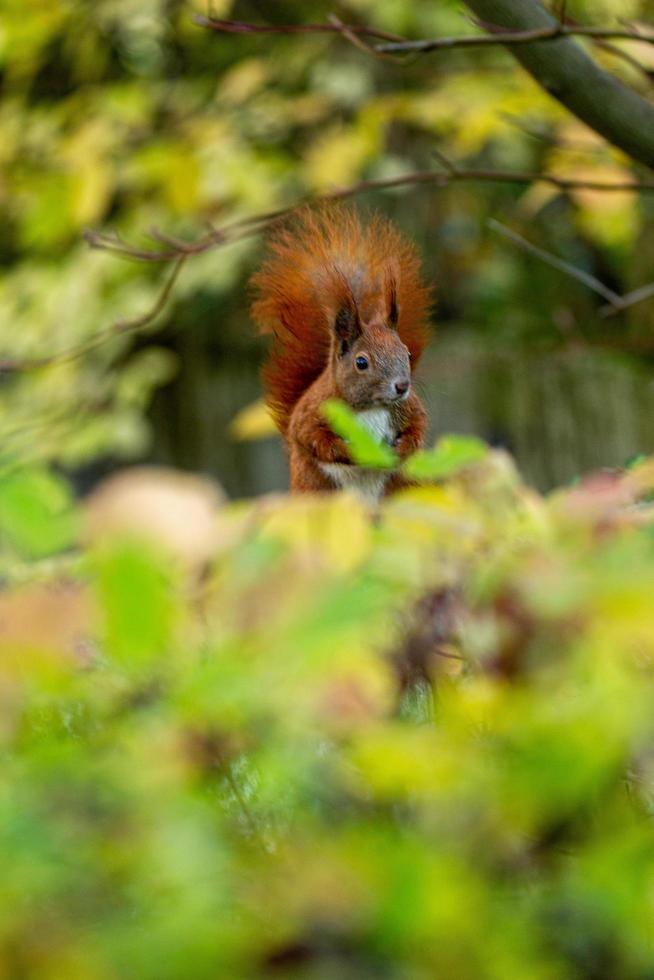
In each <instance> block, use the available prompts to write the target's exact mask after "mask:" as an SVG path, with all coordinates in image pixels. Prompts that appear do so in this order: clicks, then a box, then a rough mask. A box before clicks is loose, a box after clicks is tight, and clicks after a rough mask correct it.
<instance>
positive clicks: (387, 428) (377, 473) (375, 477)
mask: <svg viewBox="0 0 654 980" xmlns="http://www.w3.org/2000/svg"><path fill="white" fill-rule="evenodd" d="M357 417H358V420H359V422H360V423H361V425H363V426H364V427H365V428H366V429H368V431H369V432H370V434H371V435H373V436H374V437H375V439H376V440H377V441H378V442H387V443H389V444H390V443H392V441H393V439H394V438H395V435H396V433H395V432H394V430H393V427H392V423H391V415H390V412H389V411H388V409H387V408H368V409H366V410H365V411H363V412H357ZM320 468H321V470H322V471H323V473H324V474H325V475H326V476H328V477H329V478H330V480H332V481H333V482H334V484H335V485H336V486H337V487H338V488H339V490H354V491H355V492H356V493H359V494H361V496H362V497H364V498H365V499H366V500H367V501H368V502H369V503H377V501H378V500H379V498H380V497H381V495H382V493H383V492H384V487H385V486H386V482H387V480H388V477H389V474H388V473H386V472H384V471H383V470H367V469H364V468H363V467H362V466H351V465H348V464H347V463H321V464H320Z"/></svg>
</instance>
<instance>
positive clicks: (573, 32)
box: [374, 22, 654, 54]
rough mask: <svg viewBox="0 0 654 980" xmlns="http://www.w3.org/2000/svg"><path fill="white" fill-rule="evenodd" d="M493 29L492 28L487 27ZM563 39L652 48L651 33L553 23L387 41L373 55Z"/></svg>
mask: <svg viewBox="0 0 654 980" xmlns="http://www.w3.org/2000/svg"><path fill="white" fill-rule="evenodd" d="M489 26H493V25H489ZM565 37H587V38H589V39H590V40H597V39H604V40H614V41H615V40H624V41H641V42H643V41H644V42H645V43H647V44H654V31H646V32H643V31H640V32H637V31H633V30H627V29H626V28H612V27H583V26H576V25H575V26H568V25H567V24H561V23H558V22H557V23H555V24H552V25H551V26H548V27H537V28H534V29H533V30H529V31H505V30H501V29H497V27H495V28H494V33H492V34H460V35H456V36H453V37H434V38H423V39H420V40H417V41H390V42H386V43H384V44H376V45H375V48H374V49H375V51H381V52H383V53H387V54H405V53H408V52H411V53H413V54H415V53H416V52H418V53H421V54H425V53H427V52H428V51H442V50H444V49H447V50H449V49H451V48H479V47H488V46H489V45H495V46H496V45H498V44H507V45H516V44H533V43H534V42H535V41H556V40H559V39H560V38H565Z"/></svg>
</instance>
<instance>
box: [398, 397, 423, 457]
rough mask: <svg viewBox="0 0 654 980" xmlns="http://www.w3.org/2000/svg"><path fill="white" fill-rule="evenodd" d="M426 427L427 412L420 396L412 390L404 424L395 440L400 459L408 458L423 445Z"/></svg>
mask: <svg viewBox="0 0 654 980" xmlns="http://www.w3.org/2000/svg"><path fill="white" fill-rule="evenodd" d="M426 428H427V413H426V412H425V410H424V408H423V407H422V403H421V401H420V399H419V398H418V396H417V395H416V394H414V393H413V392H412V393H411V395H410V396H409V400H408V402H407V414H406V417H405V420H404V424H403V425H402V427H401V428H400V431H399V432H398V434H397V436H396V437H395V439H394V441H393V449H394V450H395V452H396V453H397V455H398V456H399V457H400V459H406V458H407V456H410V455H411V453H414V452H415V451H416V450H417V449H420V448H421V447H422V444H423V442H424V439H425V430H426Z"/></svg>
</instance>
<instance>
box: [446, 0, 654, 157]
mask: <svg viewBox="0 0 654 980" xmlns="http://www.w3.org/2000/svg"><path fill="white" fill-rule="evenodd" d="M464 3H465V4H466V6H467V7H468V8H469V9H470V10H471V11H472V12H473V14H475V16H476V17H477V18H479V19H480V20H481V21H482V23H483V26H484V28H485V29H486V30H487V31H488V34H489V36H491V37H493V38H495V40H497V39H498V38H501V37H503V36H506V34H508V33H516V32H520V33H524V32H530V31H531V32H534V31H542V32H545V31H549V32H550V34H551V36H550V37H549V39H547V40H546V39H544V38H540V39H539V40H537V41H534V40H533V39H532V42H531V43H523V44H511V43H510V42H509V47H510V50H511V52H512V54H513V56H514V57H515V58H516V59H517V60H518V61H519V62H520V64H521V65H522V66H523V68H525V69H526V71H528V72H529V74H530V75H532V77H533V78H534V79H535V80H536V81H537V82H538V84H539V85H540V86H541V87H542V88H543V89H544V90H545V91H546V92H549V94H550V95H552V96H553V97H554V98H555V99H557V100H558V101H559V102H561V104H562V105H564V106H565V107H566V108H567V109H568V110H569V111H570V112H571V113H572V114H573V115H575V116H576V117H577V118H578V119H581V121H582V122H584V123H586V125H587V126H590V128H591V129H594V130H595V132H596V133H599V134H600V135H601V136H603V137H604V138H605V139H607V140H608V141H609V143H612V144H613V145H614V146H617V147H619V148H620V149H621V150H623V151H624V152H625V153H627V154H628V155H629V156H630V157H631V158H632V159H633V160H636V161H638V162H639V163H644V164H646V165H647V166H648V167H652V168H654V105H652V104H651V103H650V102H648V101H647V100H646V99H644V98H643V97H642V96H640V95H639V94H638V93H637V92H634V91H633V90H632V89H630V88H628V87H627V86H626V85H623V84H622V82H620V81H618V79H617V78H614V77H613V75H611V74H609V73H608V72H606V71H604V70H603V69H602V68H601V67H600V66H599V65H598V64H596V63H595V62H594V61H593V59H592V58H590V57H589V55H588V54H587V53H586V51H584V50H583V48H582V47H580V46H579V45H578V44H576V43H575V41H574V40H573V37H572V36H568V35H566V34H565V31H568V32H570V34H573V33H578V32H579V31H580V30H581V28H579V27H576V26H573V27H568V26H567V25H565V24H561V23H560V21H558V20H556V19H555V18H554V17H552V16H551V14H549V13H548V12H547V10H545V8H544V7H543V6H542V4H541V3H539V2H538V0H464ZM583 30H584V31H585V32H586V36H587V37H593V36H595V37H598V36H602V37H605V38H607V37H608V35H607V34H602V35H599V34H598V33H597V29H595V28H583ZM599 30H604V29H599ZM589 31H595V34H594V35H593V34H590V33H588V32H589ZM626 35H628V36H629V38H630V39H631V40H634V41H640V42H641V43H642V42H643V41H646V42H647V43H654V31H635V30H633V29H631V28H624V30H621V31H619V32H618V33H617V34H616V33H614V34H613V37H614V38H615V37H617V36H621V37H625V36H626ZM503 43H506V42H503Z"/></svg>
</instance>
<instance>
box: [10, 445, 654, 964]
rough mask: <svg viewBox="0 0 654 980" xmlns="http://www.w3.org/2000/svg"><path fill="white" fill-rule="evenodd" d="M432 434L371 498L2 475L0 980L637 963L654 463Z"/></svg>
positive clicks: (647, 825)
mask: <svg viewBox="0 0 654 980" xmlns="http://www.w3.org/2000/svg"><path fill="white" fill-rule="evenodd" d="M439 453H440V458H441V465H446V464H447V461H448V460H449V461H450V462H449V464H447V465H449V471H450V475H449V477H448V479H447V480H446V481H445V482H441V483H440V484H438V485H433V486H422V487H416V488H415V489H411V490H409V491H406V492H405V493H403V494H402V495H398V496H396V497H395V498H393V499H390V500H388V501H385V502H384V503H383V504H382V506H381V508H380V510H379V513H378V514H377V515H372V514H371V513H370V512H369V511H368V510H367V509H366V508H365V506H364V505H363V504H362V503H360V502H359V501H358V500H357V499H355V498H351V497H349V496H347V495H345V494H336V495H332V496H329V497H325V498H319V497H318V498H311V497H297V498H286V497H279V498H271V499H265V498H264V499H261V500H258V501H255V502H252V503H246V504H243V503H241V504H230V505H226V504H224V503H222V502H221V501H220V500H218V498H214V497H213V496H212V494H211V492H209V491H207V489H206V488H205V487H204V486H203V485H202V484H201V482H199V481H196V482H195V484H189V483H188V478H186V477H181V476H180V477H175V476H170V475H166V474H164V473H157V471H152V472H147V471H146V472H145V473H144V472H140V473H136V474H134V473H132V474H129V473H128V474H127V475H126V476H123V477H120V478H119V479H118V482H116V480H114V481H113V483H112V484H111V485H108V486H106V487H105V488H104V489H103V490H100V491H97V492H96V494H95V495H94V496H93V498H92V499H91V500H90V501H88V502H87V503H86V504H85V505H84V507H82V508H81V510H79V512H78V513H75V510H76V509H75V507H74V506H73V504H72V503H71V501H70V500H66V499H65V492H64V490H63V487H62V484H61V483H60V482H59V481H54V480H53V479H52V478H50V477H47V476H46V475H44V474H34V475H32V476H31V477H29V478H28V477H27V476H25V477H24V478H23V479H22V483H21V482H20V481H18V479H17V477H16V476H13V477H11V478H9V477H7V478H6V479H4V480H3V481H2V483H1V485H0V535H1V536H2V542H3V545H4V548H3V571H4V576H5V579H6V583H7V587H6V588H5V589H4V591H3V593H2V594H1V595H0V648H1V655H2V666H3V669H2V674H1V677H0V697H1V698H2V712H1V714H0V738H1V739H2V745H3V767H2V771H1V773H0V811H1V812H0V853H1V857H2V868H3V876H2V877H3V883H2V888H1V889H0V948H1V949H2V965H3V975H4V976H7V977H19V976H20V977H25V978H39V980H41V978H48V980H51V978H59V977H66V978H71V977H72V978H75V977H80V978H84V980H95V978H99V980H106V978H114V977H115V978H120V980H128V978H135V980H136V978H138V980H148V978H152V980H169V978H170V980H177V978H189V977H193V978H204V977H206V978H216V977H229V978H238V977H243V978H251V977H254V976H267V975H270V976H277V977H294V978H300V977H302V978H332V977H333V978H336V977H338V978H349V977H351V978H357V980H361V978H365V977H370V978H373V977H374V978H378V977H388V978H398V980H400V978H401V980H406V978H411V980H414V978H415V980H422V978H425V980H426V978H432V977H435V976H437V977H457V978H458V977H463V978H466V977H470V978H480V977H489V978H497V980H507V978H522V977H529V978H547V980H550V978H559V977H611V978H622V977H625V978H632V977H639V978H640V977H643V978H644V977H649V976H651V975H652V973H653V971H654V949H653V947H652V941H651V936H652V931H651V930H652V915H653V909H652V903H653V895H654V890H653V885H654V827H653V826H652V820H651V814H650V809H651V793H652V779H653V773H654V716H653V715H652V710H651V704H652V696H653V694H654V671H653V664H654V609H653V606H652V594H653V593H654V541H653V538H652V533H651V524H650V520H649V518H650V510H649V505H648V504H647V503H646V502H645V501H646V498H647V496H648V493H649V490H650V488H651V486H652V483H654V476H653V465H652V463H649V462H647V461H645V462H642V461H641V462H639V464H638V465H637V466H636V467H635V468H634V469H632V470H629V471H627V472H626V473H623V474H606V475H601V476H599V477H595V478H592V479H591V480H589V481H586V482H582V483H581V484H579V485H578V486H576V487H574V488H572V489H568V490H566V491H562V492H559V493H556V494H553V495H552V496H550V497H548V498H543V497H541V496H539V495H537V494H536V493H535V492H533V491H532V490H530V489H529V488H527V487H525V486H524V485H523V484H522V483H521V482H520V480H519V479H518V477H517V475H516V473H515V471H514V469H513V466H512V464H511V462H510V460H509V459H508V458H507V457H505V456H504V455H502V454H498V453H488V452H487V453H485V454H483V458H479V456H480V455H481V454H480V452H479V447H478V446H476V447H473V446H470V445H466V444H465V442H463V443H461V442H457V441H456V440H452V439H450V440H448V441H447V442H446V444H445V445H444V446H441V447H440V449H439V450H437V451H436V453H433V454H431V459H432V463H433V465H434V468H435V469H437V468H438V467H437V462H438V457H439ZM457 459H458V460H459V461H460V463H459V464H457V463H456V460H457ZM447 465H446V469H447ZM457 465H459V468H458V469H457ZM460 465H464V467H465V468H463V469H461V468H460ZM163 484H165V493H164V491H163V490H162V486H163ZM137 485H138V492H137V490H136V489H135V487H136V486H137ZM162 494H163V495H162ZM162 501H166V506H165V507H164V508H162V507H161V503H162ZM48 515H49V520H50V524H51V529H50V532H49V534H46V535H45V536H44V538H43V541H44V546H43V547H42V548H36V549H35V547H34V540H35V538H34V533H33V532H31V531H30V527H33V528H34V529H36V528H39V529H40V530H39V531H38V537H40V536H41V533H42V530H43V528H44V527H45V526H47V524H48V521H47V520H46V518H47V516H48ZM207 521H208V523H207ZM121 527H122V529H123V530H122V531H121ZM135 527H136V528H139V529H140V531H139V534H138V535H137V536H135V533H134V528H135ZM207 527H210V528H211V534H209V533H208V532H207ZM180 530H181V531H182V532H183V533H181V534H180ZM75 540H77V541H83V542H84V547H83V548H81V549H76V548H73V547H71V545H72V542H73V541H75ZM180 542H181V543H180ZM62 548H63V549H64V550H62ZM66 548H67V549H68V550H66Z"/></svg>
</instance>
